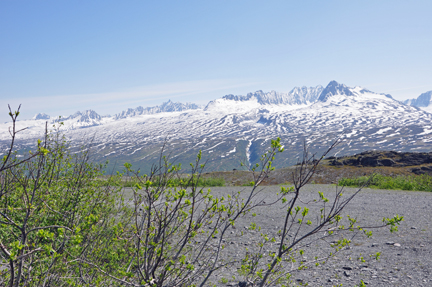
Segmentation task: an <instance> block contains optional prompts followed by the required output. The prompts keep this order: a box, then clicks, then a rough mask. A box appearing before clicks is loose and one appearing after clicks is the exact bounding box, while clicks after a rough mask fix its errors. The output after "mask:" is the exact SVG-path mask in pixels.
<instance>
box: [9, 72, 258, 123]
mask: <svg viewBox="0 0 432 287" xmlns="http://www.w3.org/2000/svg"><path fill="white" fill-rule="evenodd" d="M257 84H260V83H259V82H253V81H250V80H232V79H231V80H225V79H217V80H202V81H184V82H173V83H166V84H158V85H148V86H141V87H132V88H128V89H124V90H120V91H113V92H106V93H89V94H73V95H53V96H43V97H27V98H21V99H13V100H11V101H10V102H9V103H10V104H11V107H14V106H18V105H19V104H22V112H23V114H24V116H23V117H22V119H24V118H29V117H31V116H33V115H34V114H36V113H38V112H45V113H48V114H50V115H51V116H57V115H59V114H61V115H63V116H67V115H69V114H71V113H73V112H76V111H77V110H86V109H94V110H96V111H97V112H98V113H101V114H107V113H118V112H121V110H122V109H125V108H127V107H130V108H134V107H136V106H138V105H146V103H151V104H157V102H158V101H159V102H162V101H165V100H168V99H177V98H183V99H185V98H186V101H189V102H198V103H200V102H201V103H202V102H203V100H211V99H213V98H211V94H214V93H217V92H222V91H229V90H233V89H237V88H245V87H250V86H253V85H257ZM220 96H222V94H221V95H220ZM183 101H185V100H183ZM53 113H56V114H57V115H54V114H53ZM2 120H3V121H5V120H9V119H2Z"/></svg>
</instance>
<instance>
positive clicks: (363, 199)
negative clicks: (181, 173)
mask: <svg viewBox="0 0 432 287" xmlns="http://www.w3.org/2000/svg"><path fill="white" fill-rule="evenodd" d="M233 189H235V190H237V191H238V190H243V191H242V194H247V191H248V190H250V188H243V187H213V188H212V192H214V193H215V194H218V195H223V194H228V193H230V192H232V191H233ZM335 189H336V187H335V186H334V185H317V184H315V185H307V186H305V187H304V189H303V190H302V193H301V199H302V201H303V202H307V201H309V200H312V199H316V198H318V191H322V192H323V193H324V194H325V195H326V197H328V198H329V199H331V197H332V195H333V196H334V194H335ZM279 191H280V187H279V186H269V187H263V191H262V193H261V194H260V196H261V197H262V198H263V199H265V200H266V201H268V202H269V201H271V199H273V198H275V197H276V193H277V192H279ZM355 191H356V189H354V188H346V189H345V190H344V196H343V197H344V198H345V196H349V195H350V194H353V193H354V192H355ZM431 208H432V193H430V192H429V193H428V192H412V191H389V190H372V189H368V188H366V189H364V190H363V191H361V192H360V193H359V194H358V195H357V196H356V197H355V198H354V199H353V200H352V201H351V203H350V204H349V205H348V207H347V208H346V209H345V213H348V214H349V215H350V216H351V217H354V218H357V219H358V221H359V222H360V224H361V225H363V226H365V225H366V226H368V225H379V224H380V223H382V219H383V217H393V216H394V215H396V214H398V215H400V216H403V217H404V221H403V222H402V223H401V225H400V226H399V231H398V232H396V233H390V232H389V228H381V229H376V230H373V236H372V238H367V237H365V236H363V235H359V236H356V237H355V238H354V239H353V241H352V243H351V247H350V249H348V250H345V251H344V252H342V253H338V254H337V255H336V256H335V257H334V258H332V259H330V260H329V261H328V262H327V263H326V264H323V265H321V266H319V267H315V266H313V267H311V268H309V269H307V270H302V271H299V272H296V273H293V277H292V278H293V279H294V282H296V283H297V284H299V285H300V284H306V283H308V285H309V286H340V284H342V285H343V286H355V285H358V284H359V283H360V280H363V281H364V282H365V283H366V284H367V285H368V286H412V287H416V286H432V274H431V272H432V220H431V219H432V212H431ZM284 210H285V209H281V208H280V206H279V207H278V206H271V207H268V206H267V207H260V208H258V209H257V210H256V213H257V216H255V217H252V216H246V217H245V218H244V219H241V220H240V221H239V222H238V223H237V224H236V228H235V229H233V230H232V231H230V236H229V238H227V243H228V244H227V246H228V251H229V253H231V254H232V256H233V257H238V258H241V257H242V254H243V252H244V250H245V248H248V249H249V250H253V248H254V246H255V243H256V242H254V241H255V240H256V239H254V238H259V236H257V235H258V234H257V232H256V231H255V232H252V231H249V230H247V229H246V226H249V225H250V222H255V223H256V224H257V225H258V226H261V227H262V231H263V232H266V233H270V234H275V233H276V231H277V230H278V229H279V228H281V226H282V221H281V219H282V218H283V216H284ZM317 210H318V209H316V208H315V209H314V207H313V206H312V207H311V212H310V214H311V215H314V212H315V216H316V211H317ZM241 231H243V233H244V234H245V236H241V237H236V234H239V233H240V232H241ZM329 250H330V249H329V247H328V244H326V245H325V246H324V245H320V244H318V243H317V244H316V245H313V246H309V250H306V253H305V259H306V260H308V259H307V258H313V257H314V256H316V255H317V256H320V255H323V254H327V253H328V252H329ZM376 252H380V253H381V257H380V259H379V260H375V259H371V258H370V257H369V254H373V253H376ZM361 256H363V257H364V259H365V260H366V261H365V262H362V261H361V260H359V259H358V258H359V257H361ZM232 276H235V279H234V278H233V277H232ZM241 280H242V279H241V277H240V276H239V275H238V273H237V272H236V270H226V272H225V273H224V275H223V277H222V276H220V278H217V281H218V282H219V283H218V286H238V283H239V281H241ZM227 281H228V282H227Z"/></svg>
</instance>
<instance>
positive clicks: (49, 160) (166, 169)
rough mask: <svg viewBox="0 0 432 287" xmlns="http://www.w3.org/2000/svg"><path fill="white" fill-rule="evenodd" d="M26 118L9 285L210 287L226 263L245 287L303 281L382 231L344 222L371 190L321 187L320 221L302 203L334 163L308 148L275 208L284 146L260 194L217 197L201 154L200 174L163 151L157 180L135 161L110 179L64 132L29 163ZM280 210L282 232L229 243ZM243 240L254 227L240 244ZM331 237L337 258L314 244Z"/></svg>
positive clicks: (5, 272)
mask: <svg viewBox="0 0 432 287" xmlns="http://www.w3.org/2000/svg"><path fill="white" fill-rule="evenodd" d="M18 114H19V112H18V111H17V112H15V113H12V112H10V116H11V118H12V121H13V124H14V125H13V128H12V130H11V136H12V138H11V144H10V149H9V152H8V153H7V154H6V156H4V158H3V159H2V162H1V164H0V179H1V180H0V227H1V228H0V262H1V265H0V280H1V281H0V285H1V286H9V287H18V286H136V287H138V286H151V287H162V286H208V285H213V284H214V283H215V282H217V276H216V275H221V274H223V272H224V268H232V269H234V270H236V269H237V270H238V274H239V280H240V281H244V282H249V283H251V284H253V286H274V285H279V286H292V285H293V284H295V283H294V282H293V278H291V275H292V273H294V272H301V270H303V269H305V268H307V267H308V266H311V265H315V266H319V265H321V264H323V263H324V262H325V261H327V260H328V259H329V258H331V257H332V256H334V254H336V253H338V252H340V251H343V250H344V249H346V248H347V247H349V245H350V243H351V238H352V236H353V235H352V234H353V233H352V232H356V233H360V234H363V235H364V236H371V235H372V232H371V231H369V230H365V229H364V228H363V227H362V226H361V224H360V223H359V222H357V220H356V219H354V218H351V217H349V216H346V217H345V216H342V211H343V210H344V208H345V207H346V206H347V204H348V203H349V202H350V201H351V200H352V199H353V198H354V196H355V195H356V194H358V192H360V190H358V191H357V192H355V193H353V194H352V195H350V196H346V195H344V197H342V191H341V190H336V192H335V194H334V195H332V197H331V199H329V198H327V197H326V196H325V195H324V193H322V192H318V194H316V199H315V200H314V201H313V207H314V208H315V209H316V208H318V209H317V210H320V211H318V213H316V214H314V213H313V212H311V211H310V210H312V209H309V207H310V206H308V204H309V203H304V202H301V200H300V197H301V190H302V188H303V187H304V186H305V185H306V184H307V183H308V182H310V180H311V179H312V177H313V176H314V174H315V173H316V171H317V169H318V166H319V163H320V159H321V158H322V157H320V158H318V160H315V158H314V157H313V156H309V154H308V152H307V150H305V153H304V155H303V158H302V161H301V162H302V164H301V165H298V166H297V167H296V168H295V169H293V170H292V171H291V180H292V183H293V186H292V187H289V188H286V187H281V190H280V193H278V194H277V196H275V199H272V201H273V202H266V201H264V200H263V199H262V197H259V196H258V195H260V193H261V192H262V191H263V189H262V188H259V186H260V185H261V184H262V183H263V182H264V181H265V180H267V179H268V178H269V175H270V174H271V172H273V171H274V167H273V160H274V159H275V157H276V155H277V154H280V153H281V152H283V147H282V145H281V142H280V139H277V140H272V141H271V142H270V147H269V148H268V149H267V151H266V152H265V153H264V154H263V155H262V156H261V157H260V159H259V160H260V161H259V163H258V164H256V165H254V166H253V168H252V169H251V170H250V172H249V173H248V174H249V175H250V176H252V180H251V181H252V182H253V186H252V187H251V188H249V189H248V190H247V191H246V192H245V193H242V192H240V191H236V190H235V189H233V191H232V192H231V193H229V194H214V193H212V191H211V190H210V189H204V188H202V187H200V184H205V183H206V181H205V175H204V174H203V170H204V168H205V164H202V163H201V157H202V153H201V152H199V153H198V154H197V156H196V158H195V160H194V161H193V163H192V164H191V165H190V172H189V173H188V174H189V176H185V174H183V173H181V165H179V164H177V165H176V164H172V163H171V162H170V161H169V157H166V156H164V155H163V154H161V155H160V158H159V161H158V162H159V164H158V165H153V166H152V169H151V171H150V173H148V174H147V175H141V174H140V173H139V172H137V171H134V170H133V169H132V165H131V164H125V165H124V168H125V169H124V171H123V172H119V173H117V174H116V175H114V176H110V177H108V178H106V177H105V175H104V174H103V172H102V170H103V169H104V166H102V165H97V164H92V163H91V162H90V157H89V149H88V148H85V147H84V148H82V149H81V151H80V152H78V153H76V152H75V151H71V150H70V148H69V143H68V142H67V141H65V139H64V137H63V136H62V134H61V133H60V132H59V131H58V129H55V130H54V131H53V132H48V131H47V132H46V134H45V137H44V139H43V140H41V141H39V142H38V145H37V148H36V149H35V150H34V151H33V152H31V153H29V154H27V155H26V157H25V158H22V157H17V156H16V154H14V153H13V148H14V141H15V138H16V135H17V134H18V132H19V131H16V130H15V121H16V117H17V116H18ZM334 145H335V144H333V145H332V146H331V147H330V148H329V149H328V150H327V151H326V152H324V155H323V156H325V155H327V154H328V152H329V151H331V149H332V148H333V147H334ZM219 182H222V181H219ZM124 186H130V187H131V188H127V189H125V188H123V187H124ZM244 190H245V189H244ZM126 192H127V193H126ZM260 198H261V199H260ZM266 200H267V199H266ZM267 201H268V200H267ZM276 205H278V208H280V210H282V211H283V212H282V217H281V218H280V219H278V220H280V224H279V223H278V225H279V226H281V227H280V229H279V230H278V231H277V234H276V233H275V234H264V233H261V232H260V231H261V230H260V228H259V226H257V225H256V224H255V223H254V222H253V221H252V222H251V223H250V226H249V227H248V228H247V230H249V231H251V234H253V236H255V237H256V238H255V239H256V240H255V242H258V243H256V244H254V246H248V247H247V248H245V249H243V248H240V247H239V248H238V249H239V252H241V257H240V258H236V257H234V256H233V254H232V252H230V251H229V250H228V248H226V239H227V238H229V237H230V234H231V231H232V230H233V229H234V228H235V224H236V222H238V220H239V219H240V218H243V217H245V216H250V218H254V217H255V216H256V214H255V212H254V211H255V210H256V208H257V207H268V208H272V206H276ZM327 207H331V208H327ZM400 221H402V218H401V217H399V216H397V215H396V216H394V217H393V218H384V219H383V220H382V221H381V222H382V223H380V225H378V226H374V228H379V227H386V226H387V227H390V231H392V232H393V231H395V230H397V225H398V224H399V223H400ZM252 232H253V233H252ZM293 234H295V235H294V236H293ZM242 236H244V233H243V231H242V232H239V235H238V237H239V238H237V239H238V240H240V241H241V239H242ZM231 239H232V237H231ZM324 239H325V241H324V242H328V247H329V248H331V251H330V252H331V253H330V254H328V255H326V256H325V257H320V258H319V257H317V256H314V255H313V254H314V249H313V247H308V246H313V245H312V243H313V242H317V241H323V240H324ZM306 248H307V249H310V250H308V255H309V254H310V255H311V257H310V258H311V259H310V260H308V261H305V260H304V259H303V258H304V256H303V255H304V254H305V252H306V251H305V249H306ZM378 257H379V254H375V258H378Z"/></svg>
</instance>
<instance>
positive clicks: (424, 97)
mask: <svg viewBox="0 0 432 287" xmlns="http://www.w3.org/2000/svg"><path fill="white" fill-rule="evenodd" d="M431 98H432V91H429V92H426V93H423V94H421V95H420V96H418V97H417V99H409V100H406V101H404V102H403V103H404V104H406V105H409V106H413V107H418V108H420V107H428V106H430V105H431Z"/></svg>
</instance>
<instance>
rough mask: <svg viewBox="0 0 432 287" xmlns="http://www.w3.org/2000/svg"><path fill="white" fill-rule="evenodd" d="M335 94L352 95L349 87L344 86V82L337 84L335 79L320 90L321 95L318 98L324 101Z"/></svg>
mask: <svg viewBox="0 0 432 287" xmlns="http://www.w3.org/2000/svg"><path fill="white" fill-rule="evenodd" d="M335 95H345V96H351V97H352V96H354V94H353V92H351V90H350V88H348V87H347V86H345V85H344V84H339V83H338V82H336V81H331V82H330V83H329V84H328V85H327V87H325V89H324V90H323V91H322V92H321V95H320V96H319V98H318V101H320V102H326V101H327V100H328V99H329V98H331V97H333V96H335Z"/></svg>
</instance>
